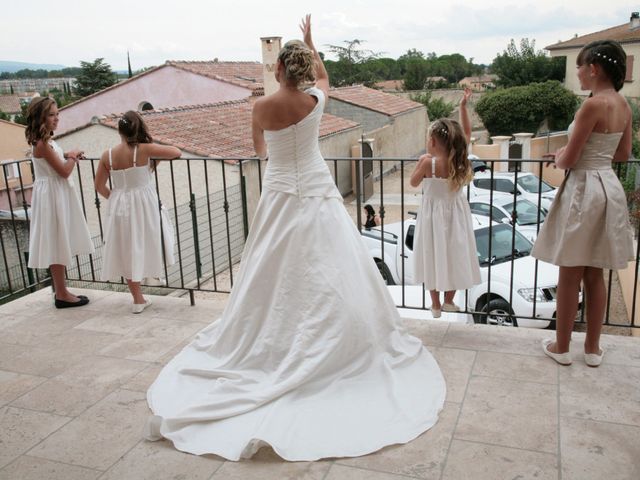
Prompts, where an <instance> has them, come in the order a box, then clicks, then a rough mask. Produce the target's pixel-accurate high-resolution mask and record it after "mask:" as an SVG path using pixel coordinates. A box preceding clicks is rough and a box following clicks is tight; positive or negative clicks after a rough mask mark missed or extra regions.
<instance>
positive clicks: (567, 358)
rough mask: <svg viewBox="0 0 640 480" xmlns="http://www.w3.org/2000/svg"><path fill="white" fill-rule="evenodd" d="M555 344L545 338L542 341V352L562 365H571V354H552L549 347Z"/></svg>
mask: <svg viewBox="0 0 640 480" xmlns="http://www.w3.org/2000/svg"><path fill="white" fill-rule="evenodd" d="M552 343H553V340H551V339H550V338H544V339H543V340H542V350H543V351H544V354H545V355H546V356H547V357H551V358H553V359H554V360H555V361H556V362H558V363H559V364H560V365H571V361H572V360H571V354H570V353H569V352H565V353H553V352H550V351H549V349H548V348H547V347H549V345H551V344H552Z"/></svg>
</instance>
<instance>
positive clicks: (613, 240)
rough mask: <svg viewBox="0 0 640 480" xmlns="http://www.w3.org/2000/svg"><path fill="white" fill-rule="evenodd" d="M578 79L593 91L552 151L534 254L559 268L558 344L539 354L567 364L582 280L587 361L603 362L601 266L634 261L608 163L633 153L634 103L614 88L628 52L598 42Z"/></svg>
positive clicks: (546, 344) (619, 191)
mask: <svg viewBox="0 0 640 480" xmlns="http://www.w3.org/2000/svg"><path fill="white" fill-rule="evenodd" d="M576 63H577V68H578V72H577V74H578V80H579V81H580V87H581V88H582V89H583V90H589V91H591V94H590V95H589V97H588V98H587V99H586V100H585V101H584V103H583V104H582V106H581V107H580V109H579V110H578V112H577V113H576V115H575V118H574V120H573V122H572V123H571V125H569V143H568V144H567V145H566V146H565V147H562V148H561V149H559V150H558V151H557V152H556V153H555V154H554V155H553V156H554V158H555V165H556V166H557V167H558V168H562V169H564V170H567V174H566V175H565V178H564V181H563V182H562V185H561V186H560V188H559V189H558V193H557V195H556V197H555V199H554V201H553V203H552V205H551V208H550V210H549V214H548V215H547V218H546V219H545V221H544V224H543V226H542V228H541V229H540V233H539V235H538V238H537V239H536V243H535V245H534V247H533V250H532V251H531V255H533V256H534V257H536V258H538V259H539V260H544V261H545V262H549V263H553V264H555V265H558V266H559V267H560V273H559V278H558V290H557V300H556V301H557V313H556V317H557V321H556V325H557V326H556V341H555V342H554V341H552V340H551V339H545V340H543V344H542V348H543V351H544V353H545V354H546V355H547V356H549V357H551V358H553V359H554V360H555V361H556V362H558V363H559V364H561V365H570V364H571V361H572V358H571V354H570V353H569V346H570V342H571V332H572V331H573V324H574V319H575V317H576V314H577V310H578V296H579V291H580V283H581V282H582V283H583V284H584V293H585V300H586V307H587V334H586V337H585V343H584V360H585V363H586V364H587V365H589V366H590V367H597V366H598V365H600V363H601V361H602V357H603V354H604V352H603V350H602V349H601V348H600V332H601V330H602V322H603V319H604V313H605V305H606V289H605V286H604V278H603V275H602V274H603V272H602V270H603V269H605V268H606V269H611V270H613V269H616V270H619V269H623V268H625V267H626V266H627V262H628V261H629V260H633V259H634V258H635V250H634V247H633V233H632V230H631V225H630V223H629V215H628V213H627V201H626V197H625V193H624V190H623V188H622V185H621V184H620V181H619V180H618V178H617V176H616V174H615V172H614V171H613V169H612V168H611V162H612V161H613V162H625V161H627V159H628V158H629V156H630V154H631V136H632V133H631V108H630V107H629V105H628V104H627V101H626V100H625V98H624V97H623V96H622V95H620V93H618V92H619V91H620V89H621V88H622V86H623V85H624V80H625V76H626V54H625V52H624V50H623V49H622V47H621V46H620V44H619V43H618V42H615V41H612V40H602V41H596V42H592V43H589V44H587V45H585V46H584V47H583V49H582V50H581V51H580V53H579V54H578V57H577V61H576Z"/></svg>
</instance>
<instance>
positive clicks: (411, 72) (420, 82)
mask: <svg viewBox="0 0 640 480" xmlns="http://www.w3.org/2000/svg"><path fill="white" fill-rule="evenodd" d="M405 65H406V66H405V73H404V89H405V90H422V89H423V88H424V86H425V83H426V82H427V64H426V62H425V61H424V59H420V58H411V59H410V60H407V62H406V64H405Z"/></svg>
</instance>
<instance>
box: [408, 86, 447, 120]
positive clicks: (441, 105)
mask: <svg viewBox="0 0 640 480" xmlns="http://www.w3.org/2000/svg"><path fill="white" fill-rule="evenodd" d="M411 100H413V101H414V102H419V103H422V104H423V105H424V106H425V107H427V114H429V120H437V119H438V118H446V117H448V116H449V115H451V112H453V110H454V109H455V106H454V104H453V103H451V102H447V101H445V100H444V99H443V98H441V97H437V98H433V93H432V92H424V93H419V94H417V95H412V96H411Z"/></svg>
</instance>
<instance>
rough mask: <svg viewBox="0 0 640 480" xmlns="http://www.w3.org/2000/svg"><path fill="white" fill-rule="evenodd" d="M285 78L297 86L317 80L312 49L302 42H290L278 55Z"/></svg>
mask: <svg viewBox="0 0 640 480" xmlns="http://www.w3.org/2000/svg"><path fill="white" fill-rule="evenodd" d="M278 60H280V62H282V65H283V66H284V76H285V78H286V79H287V80H289V81H291V82H294V83H295V84H296V85H297V84H299V83H304V82H312V81H313V80H315V71H314V66H315V59H314V55H313V52H312V51H311V49H310V48H309V47H308V46H307V45H306V44H305V43H304V42H302V41H300V40H289V41H288V42H287V43H285V44H284V47H282V49H281V50H280V53H278Z"/></svg>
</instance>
